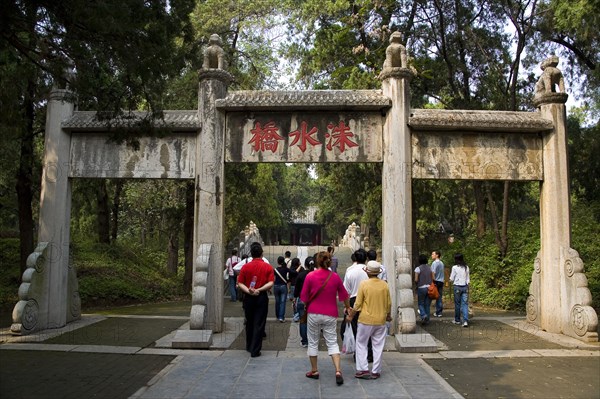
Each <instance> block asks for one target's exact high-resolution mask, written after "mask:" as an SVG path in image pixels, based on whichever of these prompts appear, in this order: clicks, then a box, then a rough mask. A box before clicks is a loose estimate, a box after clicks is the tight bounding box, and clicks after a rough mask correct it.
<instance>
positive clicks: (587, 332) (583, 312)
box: [560, 247, 598, 342]
mask: <svg viewBox="0 0 600 399" xmlns="http://www.w3.org/2000/svg"><path fill="white" fill-rule="evenodd" d="M560 261H561V265H562V268H563V270H564V274H565V277H564V283H565V288H566V289H565V295H564V297H563V301H564V306H563V314H565V313H566V312H568V326H563V333H565V334H568V335H571V336H574V337H575V338H578V339H581V340H582V341H588V342H596V341H598V332H597V328H598V315H597V314H596V312H595V311H594V308H592V307H591V304H592V294H591V292H590V290H589V288H588V282H587V277H586V276H585V274H584V273H583V261H582V260H581V258H580V257H579V253H578V252H577V251H575V250H574V249H572V248H566V247H562V248H561V249H560ZM565 316H566V315H565ZM565 318H566V317H565ZM565 322H566V321H565Z"/></svg>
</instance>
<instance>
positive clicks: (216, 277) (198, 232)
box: [190, 35, 233, 332]
mask: <svg viewBox="0 0 600 399" xmlns="http://www.w3.org/2000/svg"><path fill="white" fill-rule="evenodd" d="M219 45H220V38H219V37H218V36H216V35H213V36H211V46H209V47H208V48H207V49H206V50H205V53H204V54H205V56H204V66H203V68H202V69H201V70H200V73H199V78H200V83H199V85H200V86H199V91H198V117H199V121H200V124H201V130H200V132H199V135H198V138H197V141H196V168H195V171H196V194H195V211H194V253H195V260H194V276H193V291H192V311H191V314H190V328H191V329H192V330H200V329H204V330H212V331H214V332H220V331H222V324H223V273H222V271H223V267H224V266H223V265H224V263H223V254H224V246H223V195H224V191H225V190H224V182H223V176H224V128H225V127H224V122H225V119H224V115H223V114H221V113H220V112H219V111H218V110H217V109H216V107H215V101H216V100H217V99H220V98H224V97H225V96H226V95H227V86H228V84H229V83H230V82H231V81H232V79H233V78H232V76H231V74H229V73H228V72H227V71H225V70H224V69H222V68H223V67H224V62H223V50H222V49H221V47H220V46H219Z"/></svg>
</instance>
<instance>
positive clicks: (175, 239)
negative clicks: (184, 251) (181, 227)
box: [167, 229, 179, 276]
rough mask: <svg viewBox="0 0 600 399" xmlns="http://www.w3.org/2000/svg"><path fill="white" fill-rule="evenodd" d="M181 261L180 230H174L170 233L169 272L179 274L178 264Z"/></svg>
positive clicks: (174, 274) (169, 273) (171, 274)
mask: <svg viewBox="0 0 600 399" xmlns="http://www.w3.org/2000/svg"><path fill="white" fill-rule="evenodd" d="M178 263H179V231H178V229H177V230H176V231H173V232H171V233H170V234H169V245H168V258H167V274H168V275H170V276H176V275H177V264H178Z"/></svg>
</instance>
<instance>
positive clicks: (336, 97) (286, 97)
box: [216, 90, 392, 111]
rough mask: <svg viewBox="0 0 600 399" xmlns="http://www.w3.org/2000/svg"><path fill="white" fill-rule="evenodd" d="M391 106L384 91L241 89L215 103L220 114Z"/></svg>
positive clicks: (380, 108)
mask: <svg viewBox="0 0 600 399" xmlns="http://www.w3.org/2000/svg"><path fill="white" fill-rule="evenodd" d="M391 105H392V104H391V99H390V98H389V97H387V96H385V95H384V94H383V92H382V91H381V90H307V91H291V90H289V91H274V90H258V91H253V90H241V91H234V92H230V93H229V94H228V95H227V97H226V98H224V99H219V100H217V101H216V106H217V108H218V109H220V110H221V111H267V110H268V111H290V110H319V111H326V110H331V111H341V110H351V111H377V110H381V111H383V110H387V109H388V108H390V107H391Z"/></svg>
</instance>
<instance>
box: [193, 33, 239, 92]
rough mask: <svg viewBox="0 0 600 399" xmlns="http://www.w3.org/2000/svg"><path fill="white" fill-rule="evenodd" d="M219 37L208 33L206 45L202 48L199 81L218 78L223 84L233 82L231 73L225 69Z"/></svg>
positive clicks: (223, 52) (223, 53)
mask: <svg viewBox="0 0 600 399" xmlns="http://www.w3.org/2000/svg"><path fill="white" fill-rule="evenodd" d="M222 43H223V42H222V41H221V37H220V36H219V35H217V34H215V33H213V34H212V35H210V39H209V40H208V47H206V48H205V49H204V60H203V63H202V68H201V69H200V71H199V72H198V78H199V79H200V82H202V81H203V80H218V81H221V82H223V83H225V85H229V84H230V83H231V82H233V80H234V79H233V75H232V74H230V73H229V72H227V71H226V69H227V63H226V62H225V51H223V48H222V47H221V45H222Z"/></svg>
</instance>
